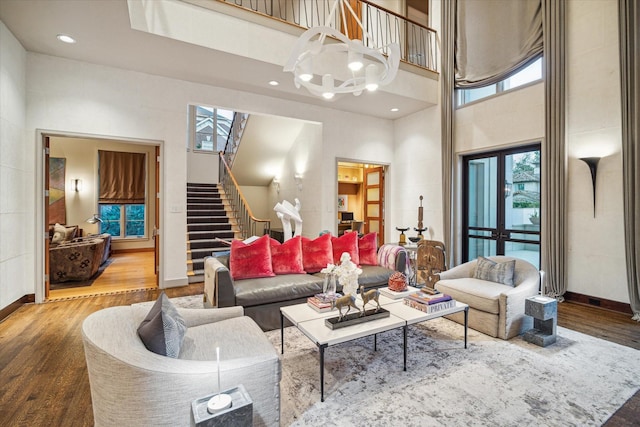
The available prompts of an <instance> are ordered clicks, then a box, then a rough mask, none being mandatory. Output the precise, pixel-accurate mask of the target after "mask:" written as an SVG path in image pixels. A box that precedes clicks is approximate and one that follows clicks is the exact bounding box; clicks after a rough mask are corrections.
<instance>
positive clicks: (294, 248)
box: [270, 236, 305, 274]
mask: <svg viewBox="0 0 640 427" xmlns="http://www.w3.org/2000/svg"><path fill="white" fill-rule="evenodd" d="M270 245H271V266H272V267H273V272H274V273H275V274H304V273H305V271H304V266H303V265H302V239H301V238H300V236H295V237H292V238H291V239H289V240H287V241H286V242H284V243H282V244H280V242H278V241H277V240H276V239H271V240H270Z"/></svg>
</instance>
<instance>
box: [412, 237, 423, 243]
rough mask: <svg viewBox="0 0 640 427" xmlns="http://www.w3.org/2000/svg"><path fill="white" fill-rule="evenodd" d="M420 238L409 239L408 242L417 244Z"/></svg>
mask: <svg viewBox="0 0 640 427" xmlns="http://www.w3.org/2000/svg"><path fill="white" fill-rule="evenodd" d="M421 238H422V237H409V240H411V242H413V243H418V242H419V241H420V239H421Z"/></svg>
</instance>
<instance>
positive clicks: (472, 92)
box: [462, 84, 496, 104]
mask: <svg viewBox="0 0 640 427" xmlns="http://www.w3.org/2000/svg"><path fill="white" fill-rule="evenodd" d="M495 93H496V85H494V84H493V85H489V86H485V87H479V88H477V89H465V90H463V94H464V95H463V98H462V103H463V104H467V103H469V102H473V101H477V100H478V99H482V98H486V97H487V96H491V95H495Z"/></svg>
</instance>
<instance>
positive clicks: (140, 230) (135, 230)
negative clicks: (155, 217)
mask: <svg viewBox="0 0 640 427" xmlns="http://www.w3.org/2000/svg"><path fill="white" fill-rule="evenodd" d="M125 216H126V218H127V223H126V225H125V237H132V236H144V205H126V206H125Z"/></svg>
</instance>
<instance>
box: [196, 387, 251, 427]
mask: <svg viewBox="0 0 640 427" xmlns="http://www.w3.org/2000/svg"><path fill="white" fill-rule="evenodd" d="M222 393H225V394H228V395H230V396H231V407H230V408H227V409H223V410H221V411H219V412H216V413H215V414H210V413H209V411H207V402H209V399H211V398H212V397H213V396H214V395H213V394H211V395H209V396H205V397H202V398H200V399H196V400H194V401H193V402H192V403H191V426H192V427H193V426H195V427H217V426H220V427H223V426H224V427H228V426H233V427H251V426H252V425H253V401H252V400H251V396H249V393H247V390H246V389H245V388H244V386H243V385H242V384H240V385H238V386H237V387H234V388H232V389H230V390H225V391H223V392H222Z"/></svg>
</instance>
